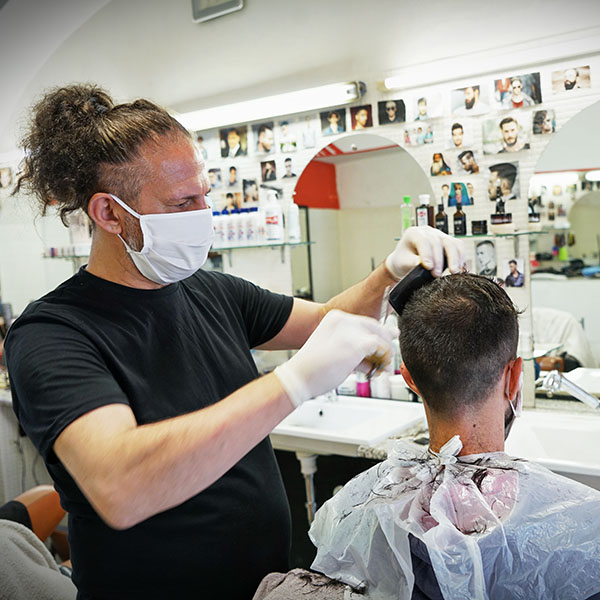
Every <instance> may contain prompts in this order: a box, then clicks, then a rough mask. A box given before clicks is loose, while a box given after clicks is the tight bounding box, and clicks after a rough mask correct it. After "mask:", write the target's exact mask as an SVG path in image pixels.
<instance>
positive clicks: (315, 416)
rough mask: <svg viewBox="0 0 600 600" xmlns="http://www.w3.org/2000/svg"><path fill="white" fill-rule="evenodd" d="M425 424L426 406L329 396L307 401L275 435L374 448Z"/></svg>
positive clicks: (283, 422)
mask: <svg viewBox="0 0 600 600" xmlns="http://www.w3.org/2000/svg"><path fill="white" fill-rule="evenodd" d="M424 421H425V411H424V409H423V405H422V404H419V403H416V402H401V401H397V400H379V399H378V400H374V399H372V398H358V397H355V396H337V395H336V394H330V395H327V396H319V397H317V398H315V399H313V400H309V401H308V402H305V403H304V404H302V405H301V406H300V407H298V408H297V409H296V410H295V411H294V412H293V413H292V414H291V415H289V416H288V417H286V418H285V419H284V420H283V421H282V422H281V423H280V424H279V425H278V426H277V427H275V429H274V430H273V433H274V434H275V435H281V436H289V437H296V438H310V439H313V440H325V441H329V442H338V443H343V444H355V445H357V446H359V445H367V446H374V445H376V444H378V443H379V442H382V441H383V440H385V439H386V438H388V437H390V436H393V435H398V434H400V433H402V432H403V431H407V430H409V429H413V428H414V427H415V426H416V425H419V424H422V423H424Z"/></svg>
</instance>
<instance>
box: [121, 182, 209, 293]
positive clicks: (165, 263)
mask: <svg viewBox="0 0 600 600" xmlns="http://www.w3.org/2000/svg"><path fill="white" fill-rule="evenodd" d="M110 196H111V198H113V200H114V201H115V202H117V203H118V204H120V205H121V206H122V207H123V208H124V209H125V210H126V211H127V212H128V213H130V214H131V215H133V216H134V217H135V218H136V219H139V221H140V227H141V229H142V235H143V236H144V245H143V247H142V249H141V250H140V251H139V252H137V251H135V250H133V249H132V248H130V247H129V245H128V244H127V242H126V241H125V240H124V239H123V238H122V237H121V236H120V235H119V239H120V240H121V241H122V242H123V244H124V245H125V248H126V249H127V253H128V254H129V256H131V259H132V260H133V263H134V264H135V266H136V267H137V269H138V271H139V272H140V273H141V274H142V275H143V276H144V277H146V278H147V279H150V281H154V282H155V283H162V284H167V283H174V282H175V281H181V280H182V279H185V278H186V277H189V276H190V275H193V274H194V273H195V272H196V271H197V270H198V269H199V268H200V267H201V266H202V265H203V264H204V263H205V262H206V258H207V257H208V251H209V250H210V247H211V245H212V243H213V236H214V231H213V224H212V210H211V209H210V208H204V209H199V210H190V211H184V212H176V213H158V214H150V215H140V214H138V213H136V212H135V211H134V210H133V209H132V208H130V207H129V206H127V204H125V203H124V202H123V201H122V200H120V199H119V198H117V197H116V196H113V195H112V194H110Z"/></svg>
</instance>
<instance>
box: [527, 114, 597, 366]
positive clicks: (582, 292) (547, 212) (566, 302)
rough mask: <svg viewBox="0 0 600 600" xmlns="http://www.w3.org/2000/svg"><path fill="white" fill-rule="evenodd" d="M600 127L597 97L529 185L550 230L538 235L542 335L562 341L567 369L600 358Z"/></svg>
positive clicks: (536, 282) (535, 307)
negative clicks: (598, 135) (596, 135)
mask: <svg viewBox="0 0 600 600" xmlns="http://www.w3.org/2000/svg"><path fill="white" fill-rule="evenodd" d="M599 127H600V102H597V103H596V104H593V105H592V106H590V107H588V108H587V109H585V110H583V111H581V112H580V113H579V114H577V115H576V116H575V117H573V118H572V119H571V120H570V121H569V122H568V123H566V124H565V125H564V126H563V127H562V129H561V130H560V131H559V132H558V133H557V134H556V135H555V137H554V139H553V140H552V141H551V142H550V143H549V144H548V146H547V147H546V149H545V150H544V153H543V154H542V156H541V157H540V160H539V161H538V164H537V165H536V168H535V173H536V174H535V175H534V176H533V177H532V179H531V181H530V186H529V203H530V212H531V211H532V210H534V211H535V212H539V213H540V225H541V230H542V231H543V233H540V234H539V235H536V236H533V237H532V240H531V265H532V276H531V296H532V313H533V333H534V342H536V343H537V342H540V341H544V342H549V343H550V342H552V343H555V344H557V345H558V349H557V350H556V351H555V352H554V354H555V355H558V356H562V357H563V358H564V359H565V360H564V364H563V365H562V368H564V370H565V371H568V370H571V369H572V368H573V367H578V366H581V367H592V368H594V367H597V366H598V365H599V364H600V319H599V317H598V298H600V279H599V278H600V171H599V169H600V144H598V143H597V140H596V139H594V136H593V135H590V132H593V131H597V130H598V128H599ZM542 337H543V340H542Z"/></svg>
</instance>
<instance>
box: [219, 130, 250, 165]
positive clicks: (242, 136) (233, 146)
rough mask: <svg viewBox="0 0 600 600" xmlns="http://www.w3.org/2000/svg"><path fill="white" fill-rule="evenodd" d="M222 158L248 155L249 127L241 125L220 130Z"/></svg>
mask: <svg viewBox="0 0 600 600" xmlns="http://www.w3.org/2000/svg"><path fill="white" fill-rule="evenodd" d="M219 140H220V144H221V157H222V158H236V157H238V156H246V155H247V154H248V126H247V125H239V126H237V127H228V128H226V129H220V130H219Z"/></svg>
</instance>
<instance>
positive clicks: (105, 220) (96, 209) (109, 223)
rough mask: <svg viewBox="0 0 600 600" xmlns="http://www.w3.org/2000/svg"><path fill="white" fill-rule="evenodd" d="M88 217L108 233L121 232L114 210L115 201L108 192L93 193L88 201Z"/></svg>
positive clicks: (121, 228)
mask: <svg viewBox="0 0 600 600" xmlns="http://www.w3.org/2000/svg"><path fill="white" fill-rule="evenodd" d="M88 215H89V216H90V219H92V221H94V223H96V225H98V227H101V228H102V229H104V230H105V231H108V233H116V234H118V233H122V231H123V227H122V225H121V220H120V219H119V217H118V215H117V213H116V211H115V203H114V202H113V201H112V198H111V197H110V196H109V195H108V194H103V193H97V194H94V195H93V196H92V197H91V198H90V201H89V202H88Z"/></svg>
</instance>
